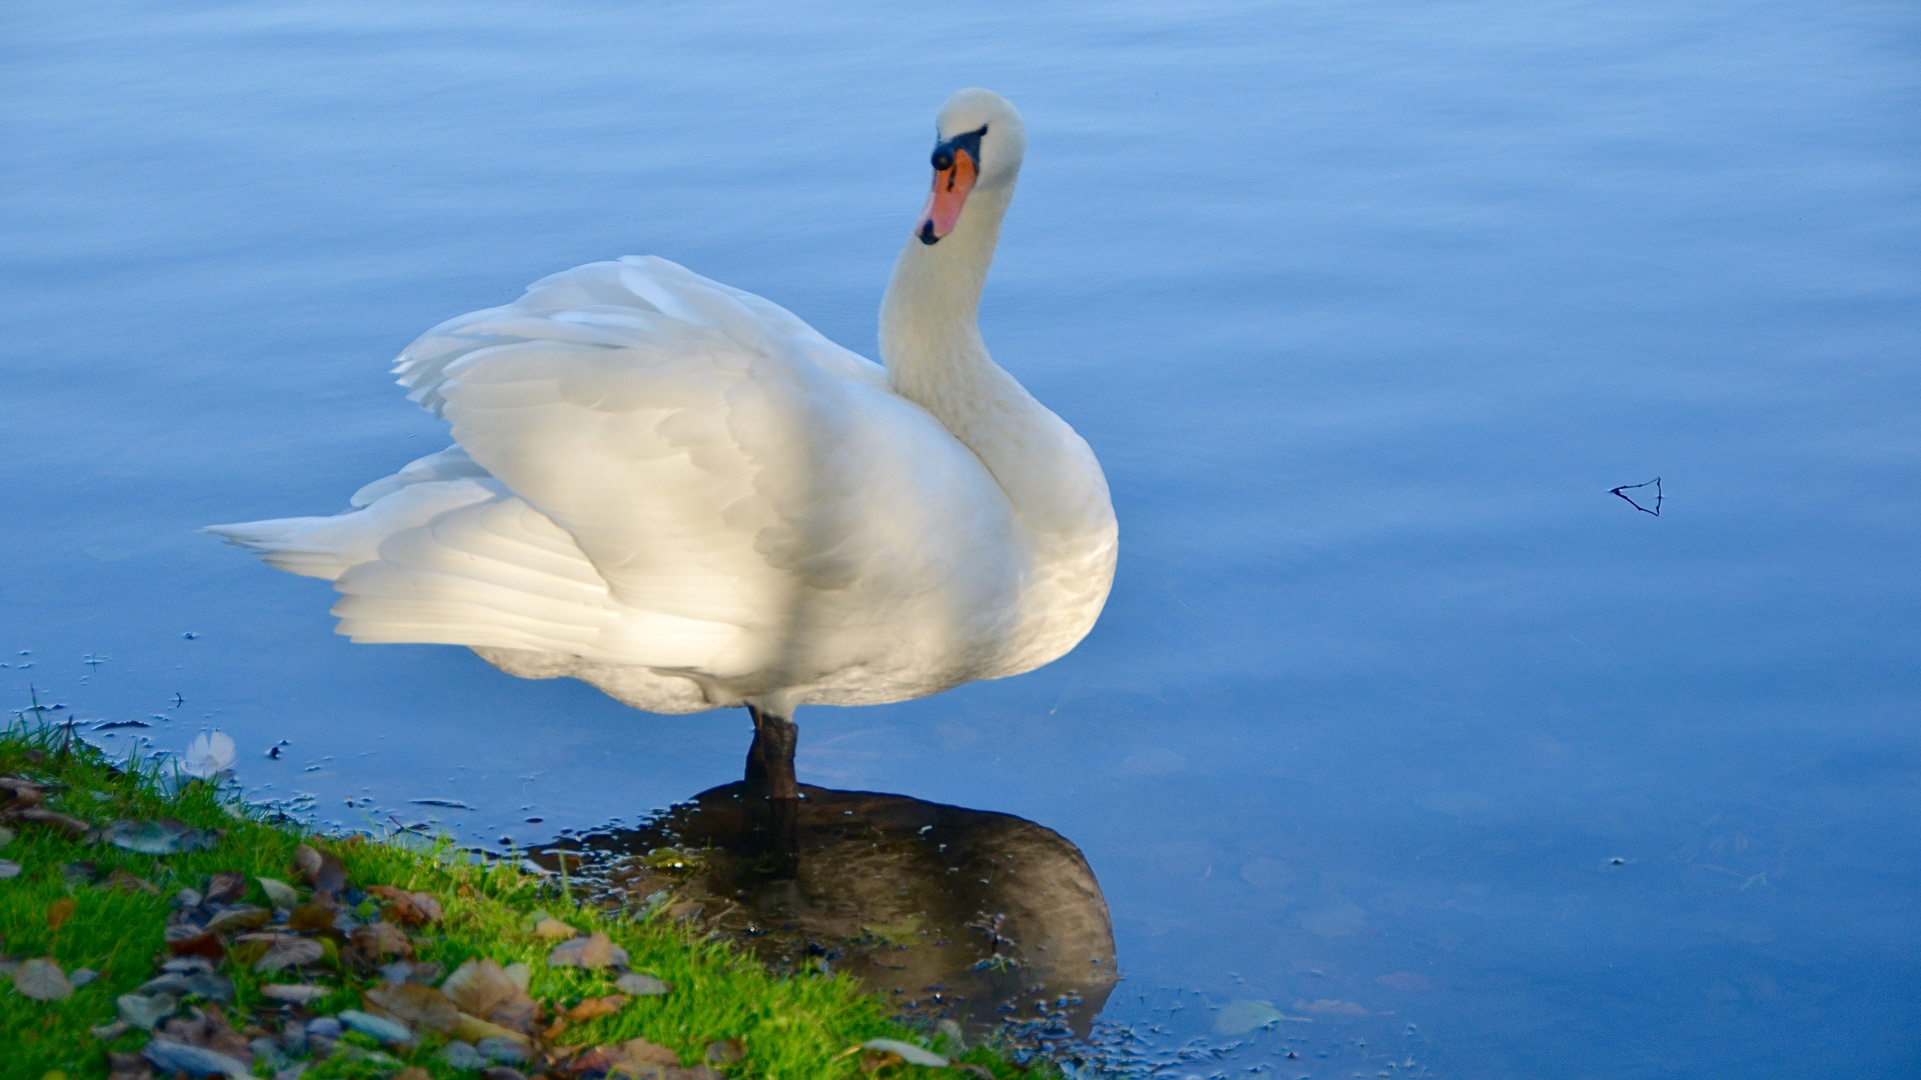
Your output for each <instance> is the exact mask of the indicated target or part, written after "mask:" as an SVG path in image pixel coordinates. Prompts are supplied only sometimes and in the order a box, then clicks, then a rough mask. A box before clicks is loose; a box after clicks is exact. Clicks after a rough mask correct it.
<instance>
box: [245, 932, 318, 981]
mask: <svg viewBox="0 0 1921 1080" xmlns="http://www.w3.org/2000/svg"><path fill="white" fill-rule="evenodd" d="M249 936H251V935H249ZM325 954H326V950H324V949H322V948H321V947H320V942H318V941H315V940H314V939H312V938H303V937H295V936H293V935H292V934H275V935H274V940H273V941H272V943H270V944H269V945H268V946H267V953H266V955H265V956H262V957H261V958H260V959H259V960H258V961H256V962H255V963H254V965H253V969H254V970H255V971H257V972H259V973H260V974H262V975H266V974H268V973H270V972H275V971H279V970H280V969H281V968H288V967H298V966H300V965H301V964H311V963H313V962H315V961H317V960H319V959H320V958H321V957H322V956H323V955H325Z"/></svg>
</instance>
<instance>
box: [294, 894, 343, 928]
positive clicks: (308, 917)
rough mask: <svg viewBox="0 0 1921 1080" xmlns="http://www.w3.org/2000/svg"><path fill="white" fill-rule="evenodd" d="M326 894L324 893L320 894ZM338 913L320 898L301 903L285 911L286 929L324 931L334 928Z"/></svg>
mask: <svg viewBox="0 0 1921 1080" xmlns="http://www.w3.org/2000/svg"><path fill="white" fill-rule="evenodd" d="M321 895H323V896H324V895H326V894H324V893H323V894H321ZM339 914H340V913H339V912H338V911H336V910H335V909H334V908H333V907H331V906H330V905H328V904H327V903H325V902H324V901H322V900H315V901H313V902H311V903H306V904H301V905H300V906H299V907H296V908H294V909H293V910H292V911H290V912H288V913H287V929H289V930H292V931H294V932H296V933H315V932H325V931H328V930H332V929H333V928H334V918H335V916H337V915H339Z"/></svg>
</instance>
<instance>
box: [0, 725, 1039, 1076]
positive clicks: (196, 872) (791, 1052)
mask: <svg viewBox="0 0 1921 1080" xmlns="http://www.w3.org/2000/svg"><path fill="white" fill-rule="evenodd" d="M0 775H10V776H18V777H23V778H27V779H31V780H35V781H37V782H42V783H45V784H46V785H48V788H49V799H48V805H49V806H51V807H52V808H54V809H56V810H59V811H61V812H63V813H66V814H70V815H73V816H74V817H78V818H81V819H83V820H85V821H88V822H90V823H92V824H94V825H96V826H100V825H106V824H108V823H110V822H112V821H114V820H117V819H131V820H135V821H141V820H153V819H157V818H162V817H172V818H177V819H179V820H181V821H184V822H186V823H187V824H189V825H192V826H195V827H197V828H208V829H220V830H224V831H225V835H224V838H223V839H222V841H221V842H220V843H219V845H218V846H217V847H215V848H214V849H212V850H204V851H194V852H190V853H182V854H173V855H162V856H154V855H143V854H138V853H135V852H132V851H126V850H122V849H120V848H118V847H114V846H113V845H111V844H107V843H104V842H99V841H94V842H87V841H85V840H84V839H81V838H76V837H74V836H71V835H69V834H68V833H66V832H62V831H60V830H58V829H56V828H54V827H52V826H49V825H45V824H37V823H19V822H16V823H13V824H12V825H11V826H10V827H11V828H12V829H13V831H14V832H15V833H16V834H17V835H16V836H15V838H14V839H13V841H12V842H11V843H10V844H8V845H7V846H6V848H5V849H4V850H0V858H5V859H8V860H11V861H13V862H17V863H19V864H20V865H21V866H22V868H23V872H22V873H21V874H20V876H18V877H15V878H12V879H9V880H0V952H4V953H6V954H10V955H12V956H14V957H17V958H22V959H26V958H32V957H41V956H50V957H52V958H53V959H54V960H55V961H56V962H57V963H58V964H59V966H60V967H61V969H62V970H63V971H67V972H71V971H74V970H75V969H79V968H91V969H93V970H95V971H98V972H99V978H98V979H96V980H95V981H93V982H91V983H88V984H87V985H85V986H82V987H80V988H79V989H77V990H76V991H75V992H74V994H73V995H72V996H71V997H70V998H67V999H65V1000H60V1001H50V1002H41V1001H36V1000H33V999H31V998H28V997H26V996H24V995H22V994H20V993H18V992H17V991H16V990H15V989H14V988H13V986H12V983H11V980H8V979H5V978H0V1078H4V1080H14V1078H20V1080H42V1078H44V1077H46V1076H47V1074H49V1073H50V1072H54V1071H59V1072H62V1073H64V1074H65V1075H66V1076H67V1077H69V1078H80V1077H105V1076H106V1075H107V1072H108V1067H107V1059H106V1053H105V1052H106V1051H107V1050H109V1049H112V1050H118V1051H123V1052H124V1051H131V1050H135V1049H137V1048H138V1047H140V1046H141V1045H144V1043H145V1042H146V1040H147V1037H148V1036H147V1033H145V1032H142V1031H137V1030H136V1031H132V1032H128V1033H126V1034H123V1035H121V1036H119V1037H118V1038H116V1039H115V1040H113V1041H112V1042H111V1043H103V1042H102V1041H101V1040H99V1039H96V1038H95V1037H94V1036H93V1035H92V1034H91V1032H90V1029H92V1028H93V1027H95V1026H96V1025H102V1024H106V1023H108V1022H110V1021H112V1020H114V1019H115V1016H116V1006H115V999H116V997H118V996H119V995H121V994H124V993H127V992H128V991H130V990H132V989H134V988H135V987H137V986H139V985H140V984H141V983H143V982H145V981H146V980H148V979H150V978H152V977H153V976H154V975H155V974H156V967H155V958H156V957H157V956H160V955H163V954H164V953H165V952H166V949H165V947H164V943H163V934H164V931H165V928H166V921H167V914H168V910H169V907H168V901H169V899H170V898H171V897H172V896H173V894H174V893H175V892H176V891H177V890H179V889H182V888H194V889H198V888H202V887H204V885H205V882H206V881H207V878H208V875H210V874H212V873H214V872H216V871H237V872H239V873H241V874H243V875H245V876H246V878H247V882H248V888H249V894H248V897H247V899H249V900H251V901H252V902H254V903H260V904H266V903H267V900H266V898H265V896H264V894H263V893H262V891H261V888H260V886H259V884H258V883H257V881H256V880H255V879H256V878H259V877H269V878H276V879H282V880H292V879H294V878H295V877H296V874H295V872H294V870H293V864H294V849H295V847H296V846H297V845H299V844H301V843H308V844H312V845H315V846H318V847H323V848H325V849H326V850H329V851H332V852H334V853H335V854H337V855H338V856H339V857H340V858H341V860H342V861H343V862H344V864H345V866H346V868H347V873H348V879H349V880H350V881H351V882H354V883H356V884H358V885H362V886H365V885H372V884H391V885H397V886H400V887H402V888H405V889H408V890H419V891H424V892H429V893H431V894H433V895H434V896H435V897H436V898H437V899H439V901H440V903H441V904H442V906H443V908H444V910H445V915H444V918H443V919H442V920H441V921H440V922H439V923H438V924H437V925H435V926H433V927H431V928H429V930H428V932H427V933H426V934H425V935H424V936H423V937H421V938H420V939H418V940H417V943H416V948H417V949H418V956H419V959H421V960H428V961H438V962H440V963H441V964H442V965H443V966H444V970H449V971H451V970H452V969H454V968H455V967H457V966H458V965H460V964H461V963H462V962H464V961H466V960H468V959H469V958H473V957H492V958H494V959H495V960H497V961H499V962H500V963H502V964H510V963H513V962H515V961H526V962H527V963H528V964H529V966H530V967H531V968H532V970H533V977H532V985H531V986H530V987H529V990H530V992H531V993H532V995H533V996H534V997H535V998H536V999H540V1000H543V1001H551V1002H554V1003H556V1004H558V1005H560V1006H562V1007H565V1006H566V1005H569V1004H571V1003H574V1002H577V1001H578V1000H580V999H582V998H585V997H589V996H594V995H601V994H607V993H610V992H612V989H611V987H609V986H607V985H605V984H606V981H607V980H606V977H605V976H604V975H603V974H601V973H596V972H589V971H585V970H582V969H579V968H566V967H563V968H550V967H548V966H547V965H546V964H545V963H544V962H543V961H544V957H545V956H546V953H547V951H548V949H549V948H551V946H552V944H553V943H552V942H551V941H543V940H541V939H539V938H537V937H535V936H534V935H533V934H532V933H531V924H530V921H529V918H528V916H529V914H530V913H531V912H533V911H534V910H536V909H544V910H546V911H548V912H550V913H553V914H554V915H555V916H556V917H558V918H561V919H562V920H564V921H566V922H569V923H572V924H573V925H575V926H576V927H578V928H579V929H581V930H583V931H587V932H591V931H594V930H601V931H604V932H606V933H607V934H609V935H610V936H611V937H612V938H613V940H614V941H615V943H617V944H619V945H621V946H622V947H624V948H625V949H626V950H627V951H628V953H629V954H630V956H631V958H632V959H631V966H632V967H633V968H634V969H635V970H637V971H645V972H649V973H651V974H653V975H655V976H657V977H659V978H662V979H665V980H667V981H668V982H669V983H672V984H673V986H674V991H673V992H672V993H670V994H667V995H665V996H660V997H642V998H638V999H636V1000H635V1001H633V1002H632V1003H631V1004H629V1005H628V1006H627V1007H626V1008H625V1009H623V1010H622V1011H621V1012H619V1013H618V1014H616V1015H613V1016H608V1017H604V1018H601V1019H597V1020H593V1021H590V1022H587V1023H584V1024H580V1025H577V1026H574V1027H571V1028H569V1029H567V1030H566V1031H565V1032H563V1033H561V1034H560V1035H559V1036H557V1037H556V1041H558V1042H561V1043H591V1044H596V1045H599V1044H606V1043H616V1042H620V1041H622V1040H625V1039H631V1038H635V1037H644V1038H646V1039H649V1040H651V1041H653V1042H656V1043H660V1044H662V1045H665V1046H667V1047H670V1048H672V1049H674V1050H676V1051H679V1052H680V1054H681V1056H682V1060H683V1061H684V1062H686V1063H688V1064H693V1063H696V1062H700V1061H702V1060H703V1057H702V1053H703V1050H704V1048H705V1047H706V1046H707V1045H708V1044H709V1043H711V1042H714V1041H717V1040H722V1039H729V1038H739V1039H741V1040H742V1041H743V1042H744V1043H745V1045H746V1049H747V1054H746V1057H745V1058H744V1059H743V1060H741V1061H739V1062H736V1063H733V1064H729V1065H725V1066H722V1067H721V1070H722V1071H723V1072H725V1073H726V1074H727V1075H728V1076H729V1077H730V1078H738V1080H747V1078H759V1077H767V1078H781V1080H788V1078H793V1080H799V1078H804V1077H823V1078H825V1077H848V1076H857V1075H859V1072H860V1068H861V1065H862V1056H861V1055H854V1056H851V1057H843V1056H837V1055H839V1054H840V1052H841V1051H843V1050H845V1049H846V1048H848V1047H849V1046H852V1045H854V1044H857V1043H859V1042H862V1041H864V1040H866V1039H870V1038H874V1037H890V1038H902V1039H911V1038H913V1037H914V1036H913V1034H912V1033H910V1032H909V1031H908V1030H907V1029H905V1028H903V1027H901V1026H900V1025H899V1024H897V1023H895V1022H893V1021H891V1020H890V1019H889V1010H888V1008H887V1007H886V1005H885V1004H884V1003H883V1002H881V1001H880V1000H879V999H877V998H874V997H872V996H869V995H866V994H864V993H862V992H861V990H860V988H859V986H858V985H857V984H855V983H854V982H852V981H851V980H849V979H847V978H845V977H833V978H827V977H822V976H819V975H817V974H804V975H800V976H796V977H792V978H775V977H773V976H770V975H769V974H768V973H767V972H766V971H765V970H764V969H762V968H761V967H760V966H759V965H758V964H756V963H755V962H754V961H753V960H752V959H751V958H749V957H746V956H744V955H742V954H739V953H736V952H735V951H733V950H732V949H731V948H730V947H728V946H726V945H724V944H718V943H713V942H706V941H701V940H696V939H693V938H691V937H689V936H688V934H687V933H686V932H684V931H682V930H680V929H678V928H677V927H675V926H673V925H672V924H669V923H666V922H664V921H647V920H638V921H637V920H633V919H629V918H625V917H621V916H618V915H608V914H606V913H602V912H600V911H597V910H594V909H591V908H586V907H577V906H575V905H574V904H573V903H572V902H571V901H569V900H568V899H567V898H565V897H564V896H563V895H562V894H561V893H560V892H559V890H558V889H557V888H556V887H555V886H554V885H553V884H552V882H551V881H550V880H542V879H541V878H538V877H535V876H533V875H529V874H526V873H523V872H521V871H520V870H519V869H518V868H516V867H514V866H512V865H507V864H498V863H497V864H494V865H492V866H479V865H472V864H471V863H470V861H469V860H468V859H466V858H464V857H460V858H456V857H453V856H454V853H453V852H452V851H451V850H450V849H447V848H445V847H443V848H442V849H441V850H439V851H437V852H426V853H422V852H420V851H417V850H409V849H407V848H403V847H401V846H397V845H395V844H392V843H386V842H380V841H375V840H371V839H368V838H355V837H344V838H326V837H317V836H315V835H313V834H312V833H310V832H308V831H306V830H304V829H302V828H300V827H298V826H296V825H291V824H287V823H284V822H279V821H274V820H270V815H268V814H266V813H264V812H261V811H259V810H255V809H249V808H246V807H244V806H239V805H237V804H234V803H232V802H231V801H229V800H228V799H227V798H225V797H224V796H223V795H222V793H221V792H220V791H219V790H218V789H217V788H216V787H215V786H214V785H211V784H208V783H205V782H201V781H187V782H178V781H176V780H174V779H172V778H167V777H162V776H160V775H157V774H156V773H154V772H153V771H152V770H151V769H146V770H142V769H138V768H134V769H129V768H126V767H125V766H124V764H123V763H117V762H114V761H111V760H109V759H108V758H107V757H106V756H105V755H104V754H102V753H101V752H99V751H98V750H96V749H94V748H92V747H89V746H87V745H85V744H84V743H81V742H78V741H77V740H72V739H70V738H69V737H68V735H67V733H66V732H64V731H62V730H61V729H57V728H48V727H41V728H38V729H28V728H26V727H25V726H23V725H20V724H16V725H14V726H13V728H12V729H10V730H8V731H7V732H6V733H4V734H0ZM81 861H91V862H93V863H94V864H95V876H94V879H93V880H95V881H104V880H105V879H106V877H107V876H108V875H110V874H111V873H112V872H113V871H114V870H115V869H124V870H125V871H127V872H128V873H130V874H132V875H134V876H136V877H138V878H140V879H143V880H145V881H148V882H151V883H153V884H154V885H155V886H157V887H158V893H157V894H155V893H149V892H146V891H143V890H137V889H136V890H132V891H129V890H125V889H117V888H108V887H102V886H99V885H93V884H88V883H86V882H84V881H78V882H77V881H75V880H73V879H72V878H71V877H70V876H69V875H68V874H67V873H66V871H65V868H66V867H68V866H69V865H71V864H74V863H77V862H81ZM63 897H72V898H74V899H75V900H76V901H77V902H78V903H77V907H76V908H75V909H74V911H73V914H72V916H71V917H70V918H68V919H67V920H66V921H65V922H64V923H63V924H61V925H60V926H59V927H58V929H57V930H49V927H48V919H47V911H48V907H49V905H51V904H53V903H54V902H55V901H57V900H60V899H61V898H63ZM223 970H224V971H225V972H226V973H227V974H229V975H231V976H232V978H233V980H234V982H235V985H236V991H237V996H236V999H235V1002H234V1004H233V1006H232V1007H231V1008H230V1009H229V1010H228V1014H229V1016H231V1017H232V1018H233V1022H234V1025H235V1027H240V1026H241V1025H242V1024H244V1023H246V1022H248V1020H249V1018H250V1017H252V1016H253V1015H254V1014H255V1011H256V1010H261V1011H262V1013H263V1014H266V1013H271V1012H272V1011H273V1009H272V1008H271V1007H270V1006H272V1005H273V1003H271V1002H268V1001H266V1000H265V999H264V998H263V997H262V996H261V995H260V993H259V991H258V989H257V987H258V983H259V981H260V980H259V978H258V977H256V976H255V975H254V974H253V972H252V971H250V970H249V969H247V968H246V967H244V966H240V965H236V964H231V963H230V964H228V965H227V966H226V967H225V968H223ZM280 978H281V979H282V980H284V977H280ZM324 981H325V980H323V982H324ZM370 981H371V979H370V978H369V977H367V976H364V975H363V976H359V977H354V976H352V975H351V974H350V973H339V974H338V977H337V978H336V980H335V981H334V982H333V983H331V984H330V985H337V986H339V987H340V988H339V989H338V990H337V991H336V992H335V993H333V994H331V995H330V996H329V997H327V998H326V999H323V1000H321V1001H319V1002H316V1003H314V1005H313V1006H311V1008H310V1011H311V1012H313V1013H316V1014H325V1013H332V1012H337V1011H338V1010H340V1009H346V1008H360V1007H361V1002H360V996H359V988H360V987H361V986H363V985H367V984H369V983H370ZM270 1022H271V1021H269V1023H270ZM357 1038H358V1036H351V1035H350V1036H349V1041H351V1040H353V1039H357ZM443 1041H444V1040H442V1039H440V1038H437V1037H434V1036H428V1037H427V1038H426V1039H425V1040H424V1041H423V1042H422V1043H421V1044H420V1046H419V1047H418V1048H416V1049H415V1050H413V1051H412V1052H410V1053H404V1054H399V1055H398V1056H400V1057H401V1059H402V1060H403V1061H405V1062H406V1063H407V1064H414V1065H419V1066H421V1067H423V1068H425V1069H427V1070H428V1071H429V1072H430V1073H432V1074H433V1075H435V1076H436V1077H445V1078H448V1080H453V1078H456V1077H472V1076H473V1075H474V1074H473V1073H471V1072H464V1073H463V1072H460V1071H457V1070H454V1069H452V1068H450V1067H449V1066H448V1065H447V1064H446V1063H445V1062H444V1061H441V1060H440V1059H438V1058H436V1057H435V1056H434V1051H435V1049H437V1047H438V1046H439V1044H440V1043H441V1042H443ZM933 1041H934V1044H935V1045H936V1046H937V1047H938V1046H939V1045H940V1043H941V1040H940V1039H939V1038H938V1037H937V1038H936V1039H935V1040H933ZM367 1045H371V1043H368V1044H367ZM949 1049H952V1048H949ZM388 1051H389V1052H390V1053H392V1052H393V1050H392V1048H391V1047H390V1048H388ZM958 1060H964V1061H966V1062H968V1063H971V1064H975V1065H980V1066H986V1067H988V1068H989V1069H991V1070H992V1071H993V1072H994V1073H995V1075H996V1076H997V1077H1010V1076H1014V1075H1017V1074H1019V1073H1021V1072H1022V1071H1023V1070H1020V1069H1018V1068H1017V1067H1016V1066H1014V1065H1012V1064H1011V1063H1009V1062H1007V1061H1005V1060H1002V1059H1001V1058H999V1057H998V1056H996V1055H995V1054H994V1053H993V1052H992V1051H991V1050H990V1049H988V1048H985V1047H976V1048H974V1049H973V1050H971V1051H969V1052H967V1053H965V1054H964V1055H961V1057H960V1058H959V1059H958ZM868 1064H869V1065H871V1064H872V1061H871V1059H870V1060H869V1061H868ZM394 1070H395V1067H393V1066H388V1067H385V1068H381V1067H377V1066H370V1065H369V1064H368V1063H367V1062H366V1061H360V1062H354V1063H348V1062H346V1061H345V1060H344V1059H343V1058H339V1057H337V1058H336V1059H334V1060H332V1061H330V1062H327V1063H323V1064H321V1065H319V1066H316V1067H315V1068H313V1069H311V1070H310V1071H308V1073H307V1074H306V1075H307V1076H308V1077H311V1078H313V1080H327V1078H329V1077H359V1076H381V1075H385V1074H387V1073H391V1072H393V1071H394ZM256 1071H257V1072H259V1073H261V1074H262V1075H265V1074H266V1072H267V1070H266V1067H265V1065H264V1064H262V1065H260V1066H257V1067H256ZM1050 1071H1051V1070H1050ZM887 1072H889V1073H894V1074H899V1075H901V1076H903V1077H905V1076H907V1075H910V1074H929V1073H944V1074H946V1075H947V1076H950V1077H954V1078H960V1077H964V1076H968V1075H969V1074H967V1073H963V1072H960V1071H957V1070H955V1069H952V1068H950V1069H946V1070H934V1069H927V1068H923V1067H920V1066H912V1065H893V1066H889V1067H888V1068H887Z"/></svg>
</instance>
